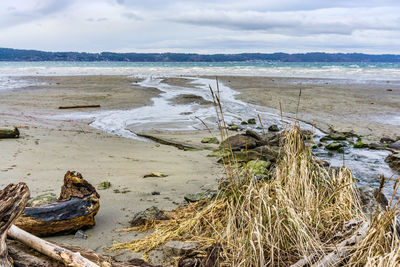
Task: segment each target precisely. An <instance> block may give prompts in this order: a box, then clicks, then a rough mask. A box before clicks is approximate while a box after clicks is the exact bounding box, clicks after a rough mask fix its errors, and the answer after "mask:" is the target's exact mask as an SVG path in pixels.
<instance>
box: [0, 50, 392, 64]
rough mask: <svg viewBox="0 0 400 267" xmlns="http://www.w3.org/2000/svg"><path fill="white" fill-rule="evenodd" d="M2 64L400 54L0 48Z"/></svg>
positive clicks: (368, 58) (364, 58) (358, 58)
mask: <svg viewBox="0 0 400 267" xmlns="http://www.w3.org/2000/svg"><path fill="white" fill-rule="evenodd" d="M0 61H88V62H91V61H116V62H118V61H121V62H246V61H271V62H365V63H377V62H387V63H399V62H400V55H395V54H380V55H372V54H363V53H324V52H310V53H294V54H288V53H239V54H197V53H114V52H101V53H86V52H46V51H38V50H23V49H12V48H0Z"/></svg>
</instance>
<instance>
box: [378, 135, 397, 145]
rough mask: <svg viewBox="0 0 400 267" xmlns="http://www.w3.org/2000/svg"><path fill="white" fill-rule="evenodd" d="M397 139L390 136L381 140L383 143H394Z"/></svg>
mask: <svg viewBox="0 0 400 267" xmlns="http://www.w3.org/2000/svg"><path fill="white" fill-rule="evenodd" d="M395 141H396V140H394V139H392V138H390V137H382V138H381V140H380V142H381V143H382V144H391V143H394V142H395Z"/></svg>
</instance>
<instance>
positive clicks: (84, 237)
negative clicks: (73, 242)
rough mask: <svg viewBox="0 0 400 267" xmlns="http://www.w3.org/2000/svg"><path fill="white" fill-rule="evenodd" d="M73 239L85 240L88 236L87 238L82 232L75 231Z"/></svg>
mask: <svg viewBox="0 0 400 267" xmlns="http://www.w3.org/2000/svg"><path fill="white" fill-rule="evenodd" d="M74 238H81V239H87V238H88V236H87V234H86V233H85V232H84V231H82V230H78V231H76V233H75V235H74Z"/></svg>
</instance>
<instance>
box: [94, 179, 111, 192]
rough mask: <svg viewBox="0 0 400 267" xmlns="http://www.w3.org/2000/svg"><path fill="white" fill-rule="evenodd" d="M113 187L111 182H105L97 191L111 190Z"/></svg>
mask: <svg viewBox="0 0 400 267" xmlns="http://www.w3.org/2000/svg"><path fill="white" fill-rule="evenodd" d="M110 187H111V183H110V182H109V181H104V182H101V183H100V184H99V185H98V186H97V189H98V190H105V189H108V188H110Z"/></svg>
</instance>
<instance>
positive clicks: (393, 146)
mask: <svg viewBox="0 0 400 267" xmlns="http://www.w3.org/2000/svg"><path fill="white" fill-rule="evenodd" d="M387 146H388V148H391V149H396V150H400V141H397V142H394V143H391V144H388V145H387Z"/></svg>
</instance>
